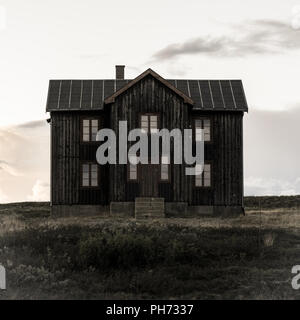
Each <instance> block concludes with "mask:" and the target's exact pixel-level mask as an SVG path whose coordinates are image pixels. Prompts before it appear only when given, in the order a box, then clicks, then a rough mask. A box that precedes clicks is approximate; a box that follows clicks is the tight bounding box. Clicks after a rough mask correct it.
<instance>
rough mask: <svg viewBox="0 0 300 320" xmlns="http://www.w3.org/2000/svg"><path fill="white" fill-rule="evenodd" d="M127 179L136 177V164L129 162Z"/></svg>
mask: <svg viewBox="0 0 300 320" xmlns="http://www.w3.org/2000/svg"><path fill="white" fill-rule="evenodd" d="M129 179H130V180H136V179H137V166H136V165H133V164H130V166H129Z"/></svg>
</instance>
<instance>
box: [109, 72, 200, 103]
mask: <svg viewBox="0 0 300 320" xmlns="http://www.w3.org/2000/svg"><path fill="white" fill-rule="evenodd" d="M148 75H151V76H152V77H154V78H155V79H156V80H158V81H159V82H161V83H162V84H164V85H165V86H166V87H168V88H169V89H171V90H172V91H173V92H175V93H176V94H177V95H178V96H180V97H181V98H182V99H183V100H184V102H185V103H187V104H190V105H193V104H194V101H193V100H192V99H191V98H190V97H188V96H187V95H185V94H184V93H183V92H182V91H180V90H178V89H177V88H176V87H174V86H173V85H172V84H171V83H170V82H168V81H167V80H165V79H164V78H162V77H161V76H160V75H159V74H158V73H156V72H154V71H153V70H152V69H150V68H149V69H147V70H146V71H144V72H143V73H141V74H140V75H139V76H138V77H136V78H135V79H133V80H131V81H130V82H128V83H127V84H126V85H125V86H124V87H123V88H121V89H119V90H118V91H116V92H115V93H114V94H112V95H111V96H110V97H108V98H106V99H105V100H104V103H105V104H109V103H113V102H115V99H116V97H118V96H119V95H120V94H122V93H123V92H125V91H126V90H128V89H129V88H131V87H132V86H134V85H135V84H136V83H137V82H139V81H141V80H142V79H144V78H145V77H147V76H148Z"/></svg>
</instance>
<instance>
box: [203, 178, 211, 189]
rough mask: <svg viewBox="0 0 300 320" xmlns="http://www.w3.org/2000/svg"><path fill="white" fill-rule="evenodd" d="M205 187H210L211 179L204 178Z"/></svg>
mask: <svg viewBox="0 0 300 320" xmlns="http://www.w3.org/2000/svg"><path fill="white" fill-rule="evenodd" d="M204 187H210V179H204Z"/></svg>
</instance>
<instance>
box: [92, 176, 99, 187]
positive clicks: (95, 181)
mask: <svg viewBox="0 0 300 320" xmlns="http://www.w3.org/2000/svg"><path fill="white" fill-rule="evenodd" d="M91 186H92V187H98V179H93V178H92V183H91Z"/></svg>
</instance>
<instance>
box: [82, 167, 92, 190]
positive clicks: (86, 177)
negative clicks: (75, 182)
mask: <svg viewBox="0 0 300 320" xmlns="http://www.w3.org/2000/svg"><path fill="white" fill-rule="evenodd" d="M89 169H90V167H89V164H83V165H82V186H83V187H88V186H89V184H90V181H89Z"/></svg>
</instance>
